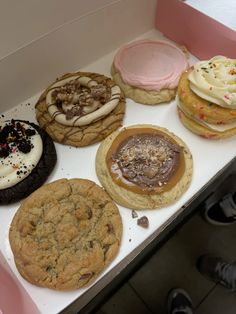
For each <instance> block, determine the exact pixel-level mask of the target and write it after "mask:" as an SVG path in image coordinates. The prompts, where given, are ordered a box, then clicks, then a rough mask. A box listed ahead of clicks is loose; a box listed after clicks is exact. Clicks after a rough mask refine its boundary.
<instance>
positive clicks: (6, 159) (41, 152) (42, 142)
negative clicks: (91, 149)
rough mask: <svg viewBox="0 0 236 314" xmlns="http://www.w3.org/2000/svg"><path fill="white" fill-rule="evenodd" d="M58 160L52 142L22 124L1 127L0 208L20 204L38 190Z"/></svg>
mask: <svg viewBox="0 0 236 314" xmlns="http://www.w3.org/2000/svg"><path fill="white" fill-rule="evenodd" d="M56 160H57V155H56V150H55V146H54V143H53V141H52V139H51V138H50V137H49V136H48V134H47V133H46V132H45V131H44V130H42V129H41V128H40V127H39V126H38V125H36V124H34V123H32V122H29V121H24V120H13V119H12V120H7V121H4V122H1V123H0V204H8V203H12V202H16V201H19V200H20V199H22V198H24V197H26V196H28V195H29V194H30V193H32V192H33V191H34V190H36V189H37V188H39V187H40V186H41V185H42V184H43V183H44V182H45V180H46V179H47V178H48V176H49V175H50V173H51V172H52V170H53V168H54V166H55V164H56Z"/></svg>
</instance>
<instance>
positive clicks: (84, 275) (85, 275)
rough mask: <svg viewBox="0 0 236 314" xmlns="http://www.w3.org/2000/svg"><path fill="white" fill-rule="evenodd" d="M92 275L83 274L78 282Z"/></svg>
mask: <svg viewBox="0 0 236 314" xmlns="http://www.w3.org/2000/svg"><path fill="white" fill-rule="evenodd" d="M93 274H94V273H93V272H90V273H86V274H83V275H81V276H80V279H79V280H84V279H88V278H89V277H92V275H93Z"/></svg>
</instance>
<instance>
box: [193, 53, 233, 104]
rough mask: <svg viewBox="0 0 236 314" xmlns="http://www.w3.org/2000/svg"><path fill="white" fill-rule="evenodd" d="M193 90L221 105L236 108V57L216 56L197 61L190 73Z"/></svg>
mask: <svg viewBox="0 0 236 314" xmlns="http://www.w3.org/2000/svg"><path fill="white" fill-rule="evenodd" d="M188 79H189V81H190V88H191V90H192V91H193V92H194V93H195V94H197V95H198V96H199V97H201V98H203V99H206V100H208V101H211V102H212V103H214V104H217V105H219V106H221V107H225V108H231V109H236V59H229V58H226V57H223V56H216V57H214V58H212V59H210V60H209V61H200V62H198V63H196V64H195V65H194V67H193V70H192V71H191V72H190V73H189V76H188Z"/></svg>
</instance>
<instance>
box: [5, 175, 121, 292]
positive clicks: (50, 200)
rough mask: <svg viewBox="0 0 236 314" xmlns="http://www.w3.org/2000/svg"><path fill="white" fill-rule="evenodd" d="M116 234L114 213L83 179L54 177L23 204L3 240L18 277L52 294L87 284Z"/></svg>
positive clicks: (116, 241)
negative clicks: (18, 273)
mask: <svg viewBox="0 0 236 314" xmlns="http://www.w3.org/2000/svg"><path fill="white" fill-rule="evenodd" d="M121 236H122V221H121V217H120V214H119V210H118V208H117V206H116V205H115V204H114V202H113V201H112V200H111V198H110V197H109V196H108V195H107V193H106V192H105V191H104V190H103V189H102V188H101V187H99V186H98V185H96V184H95V183H94V182H92V181H89V180H85V179H70V180H67V179H60V180H57V181H54V182H52V183H49V184H46V185H44V186H43V187H41V188H40V189H38V190H37V191H35V192H34V193H32V194H31V195H30V196H29V197H28V198H27V199H25V200H24V202H23V203H22V205H21V206H20V208H19V209H18V211H17V212H16V214H15V216H14V218H13V221H12V223H11V226H10V231H9V240H10V244H11V248H12V251H13V254H14V259H15V263H16V266H17V269H18V270H19V272H20V274H21V275H22V276H23V277H24V278H25V279H26V280H28V281H29V282H31V283H32V284H35V285H38V286H42V287H47V288H51V289H56V290H72V289H78V288H80V287H82V286H84V285H87V284H90V283H91V282H92V281H94V280H95V279H96V277H97V276H98V274H99V273H101V272H102V271H103V269H104V268H105V267H106V266H107V265H108V264H109V263H110V262H111V261H112V260H113V258H114V257H115V255H116V254H117V252H118V249H119V246H120V242H121Z"/></svg>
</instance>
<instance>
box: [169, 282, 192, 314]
mask: <svg viewBox="0 0 236 314" xmlns="http://www.w3.org/2000/svg"><path fill="white" fill-rule="evenodd" d="M167 310H168V314H193V306H192V300H191V298H190V296H189V295H188V293H187V292H186V291H184V290H183V289H180V288H177V289H173V290H171V291H170V292H169V294H168V297H167Z"/></svg>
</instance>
